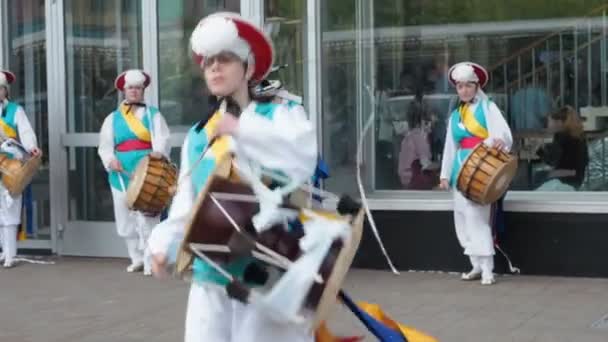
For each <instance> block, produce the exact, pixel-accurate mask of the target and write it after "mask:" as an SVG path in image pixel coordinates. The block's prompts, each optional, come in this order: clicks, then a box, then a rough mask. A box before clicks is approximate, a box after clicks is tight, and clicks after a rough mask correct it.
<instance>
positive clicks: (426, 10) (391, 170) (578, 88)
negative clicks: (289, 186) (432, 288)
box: [322, 0, 608, 191]
mask: <svg viewBox="0 0 608 342" xmlns="http://www.w3.org/2000/svg"><path fill="white" fill-rule="evenodd" d="M364 3H367V2H366V1H364V0H355V1H336V2H331V5H329V4H326V3H324V4H322V6H323V9H322V14H323V22H324V23H323V51H324V55H323V58H324V60H323V77H324V78H325V79H324V96H323V101H324V102H336V104H334V105H333V106H329V105H326V104H324V125H325V126H324V127H325V130H330V132H326V134H325V136H324V144H325V145H324V148H325V152H326V153H327V152H328V149H329V150H331V149H334V150H336V151H337V150H339V149H342V150H344V149H345V148H347V146H348V144H345V143H344V142H351V141H353V140H352V139H353V138H354V135H353V136H350V137H349V136H348V134H351V133H350V132H353V129H346V128H343V127H342V126H344V125H348V124H347V123H346V122H355V120H352V119H350V120H348V121H346V120H345V118H346V117H347V115H348V114H342V118H341V119H340V120H336V121H334V122H335V123H333V124H332V123H331V122H330V121H328V120H329V118H330V117H331V116H332V115H337V114H335V113H334V112H335V111H338V112H340V111H344V112H347V111H348V110H347V109H346V108H353V105H354V104H355V101H354V100H353V99H352V96H353V95H354V94H355V92H354V91H353V90H350V91H349V87H353V88H354V89H356V87H362V86H363V85H362V84H359V85H353V84H355V83H356V82H355V81H356V80H355V79H354V78H355V74H356V73H355V72H353V71H352V70H356V69H355V68H354V66H356V65H357V62H360V64H361V65H363V66H370V65H371V66H373V67H374V68H375V72H374V73H373V74H375V77H374V78H373V79H374V80H375V89H376V90H377V92H376V94H375V96H376V103H377V108H376V114H377V116H376V131H375V141H374V144H375V159H376V170H375V171H376V172H375V175H376V179H375V183H376V189H388V190H403V189H412V188H422V189H428V190H431V189H433V188H434V187H435V185H436V184H437V181H438V179H437V178H438V176H437V171H436V169H435V167H433V166H437V164H440V162H441V157H442V156H441V154H442V151H443V144H444V142H445V136H446V132H445V130H446V124H447V120H448V117H449V115H450V114H451V111H452V109H453V107H454V105H455V104H456V103H457V97H456V96H455V90H454V89H453V88H452V87H451V86H449V85H448V82H447V68H448V67H449V66H450V65H453V64H454V63H456V62H460V61H466V60H470V61H475V62H477V63H479V64H481V65H483V66H485V67H486V68H487V69H488V71H489V73H490V83H489V84H488V86H487V87H486V88H485V91H486V93H487V94H488V95H489V96H490V98H491V99H492V100H493V101H494V102H496V104H497V105H498V107H499V108H500V109H501V110H502V112H503V115H504V116H505V119H506V120H507V122H508V123H509V125H510V126H511V129H512V131H513V136H514V138H515V145H514V152H515V153H516V155H517V156H518V159H519V169H518V174H517V175H516V177H515V179H514V181H513V183H512V186H511V189H512V190H539V191H543V190H547V191H550V190H562V191H575V190H579V191H601V190H603V191H606V190H608V178H607V175H606V173H607V172H606V171H607V170H606V157H608V149H606V146H605V145H606V143H607V142H608V103H607V101H608V99H607V98H608V89H607V84H608V82H607V70H608V67H607V63H608V58H606V44H607V39H606V32H607V27H606V23H608V20H607V19H608V18H606V16H605V10H606V6H607V5H608V2H606V1H605V0H604V1H600V0H588V1H579V2H576V4H574V3H572V2H570V1H566V0H559V1H548V0H547V1H545V0H542V1H532V2H531V1H523V0H521V1H516V3H513V2H508V3H505V2H501V1H485V2H475V5H474V6H473V5H471V6H469V5H466V3H469V2H466V1H465V2H462V1H460V2H458V1H453V2H447V3H444V2H437V1H435V2H433V1H400V0H387V1H383V2H378V1H376V2H375V6H374V8H373V23H374V30H373V31H372V35H373V43H372V44H373V47H374V51H375V53H374V54H358V53H357V49H356V45H357V35H360V36H365V34H366V33H367V32H368V31H365V30H358V29H359V28H360V26H359V27H358V26H357V25H355V24H354V23H355V19H354V18H356V16H355V14H356V13H355V9H356V8H357V5H359V6H361V5H362V4H364ZM463 6H464V7H463ZM330 37H333V38H331V39H330ZM338 51H339V52H338ZM338 53H341V54H342V55H341V57H340V60H341V61H342V64H346V65H347V63H349V62H350V63H351V66H350V68H345V69H346V70H348V71H350V72H347V73H346V74H347V75H348V76H346V77H349V79H348V81H347V82H345V81H344V80H342V78H344V77H343V76H342V75H340V73H339V72H338V71H334V70H333V68H336V66H337V65H338V63H337V62H335V61H336V60H337V57H336V55H337V54H338ZM329 80H331V82H329ZM345 93H346V94H345ZM335 94H340V95H339V96H336V95H335ZM416 94H419V95H420V98H418V99H417V98H416ZM329 95H331V98H329ZM562 105H570V106H572V107H574V109H575V111H576V112H577V113H578V114H576V115H574V120H573V122H575V124H573V125H572V126H571V127H574V126H576V125H579V126H580V125H581V124H582V125H583V127H584V135H582V136H581V135H578V134H577V133H576V131H577V129H576V127H574V128H573V129H572V130H562V131H561V133H559V134H557V135H555V134H554V132H553V131H550V130H548V127H547V116H548V115H549V114H550V113H553V112H554V111H556V110H557V109H559V107H560V106H562ZM331 107H333V108H335V109H330V108H331ZM353 112H354V110H352V109H351V110H350V111H348V112H347V113H353ZM361 115H363V117H365V113H362V114H361ZM581 118H582V119H583V120H581ZM584 118H586V119H584ZM568 122H569V124H570V122H571V121H568ZM332 125H335V126H338V127H340V128H341V129H342V132H341V133H340V134H337V135H336V134H333V133H335V132H339V131H340V130H339V129H336V128H332ZM427 126H430V127H427ZM354 132H356V130H354ZM563 136H566V137H568V138H567V139H569V140H568V143H565V142H564V139H562V137H563ZM415 137H418V139H415ZM339 139H342V140H343V142H342V143H337V142H338V141H339ZM413 141H418V142H419V144H418V145H422V146H424V147H425V149H430V152H431V153H430V158H429V159H430V161H431V162H433V163H434V164H435V165H433V163H431V167H429V169H428V170H425V171H415V169H417V168H416V166H414V165H415V164H416V160H418V163H419V162H420V154H422V152H421V151H420V150H421V149H418V148H414V147H415V145H414V143H413ZM585 144H586V146H585ZM351 145H352V144H351ZM551 146H553V147H555V146H559V147H560V148H559V149H558V150H561V151H562V153H561V154H560V155H559V157H558V158H553V159H551V158H547V157H546V156H548V155H549V154H547V153H545V154H544V157H543V158H541V156H540V155H541V154H542V153H541V154H539V153H538V149H539V148H541V147H545V148H546V149H545V151H549V150H554V151H555V150H556V149H549V148H550V147H551ZM564 151H566V152H564ZM335 155H336V154H335V152H334V154H333V156H332V158H331V159H330V160H331V161H333V162H335V161H336V157H335ZM342 155H344V156H351V155H354V154H353V153H352V152H351V153H344V152H342ZM585 155H588V156H589V163H588V164H586V163H585ZM344 158H346V157H344ZM400 160H403V161H404V163H403V164H404V165H403V168H402V171H401V172H400V171H399V161H400ZM410 160H411V161H413V162H412V163H409V161H410ZM407 164H409V165H407ZM425 164H426V163H425ZM347 170H348V169H344V170H338V171H340V172H344V174H345V175H348V174H349V173H348V171H347ZM564 171H566V172H573V173H574V174H575V176H560V175H559V173H562V172H564ZM336 173H337V172H336V171H334V174H333V178H336ZM414 173H416V174H417V175H419V176H418V177H417V178H416V180H415V181H414V180H413V179H414V177H413V176H411V175H412V174H414ZM562 174H563V173H562ZM338 175H339V176H338V178H342V177H341V175H342V173H339V174H338ZM541 186H542V187H541Z"/></svg>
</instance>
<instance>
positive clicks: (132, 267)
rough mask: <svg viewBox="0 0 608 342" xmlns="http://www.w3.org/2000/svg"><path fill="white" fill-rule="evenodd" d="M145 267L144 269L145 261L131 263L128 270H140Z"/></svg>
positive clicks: (130, 271) (131, 271)
mask: <svg viewBox="0 0 608 342" xmlns="http://www.w3.org/2000/svg"><path fill="white" fill-rule="evenodd" d="M143 269H144V264H143V263H137V264H131V265H129V266H128V267H127V272H129V273H133V272H139V271H141V270H143Z"/></svg>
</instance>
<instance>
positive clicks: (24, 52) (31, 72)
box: [6, 0, 51, 240]
mask: <svg viewBox="0 0 608 342" xmlns="http://www.w3.org/2000/svg"><path fill="white" fill-rule="evenodd" d="M44 11H45V6H44V1H43V0H23V1H22V0H9V1H7V3H6V12H7V14H8V16H7V18H8V19H9V20H7V32H6V33H7V35H6V36H7V39H6V40H7V44H6V45H7V50H8V51H7V52H8V53H7V57H8V61H7V65H8V67H7V69H9V70H11V71H12V72H13V73H15V76H16V77H17V80H16V82H15V83H14V84H13V85H12V86H11V89H10V97H11V100H12V101H14V102H17V103H19V104H20V105H22V106H23V108H24V110H25V113H26V114H27V117H28V119H29V120H30V123H31V124H32V128H33V129H34V131H35V132H36V136H37V137H38V144H39V146H40V148H41V149H42V151H43V153H44V157H43V164H42V167H41V170H40V172H39V173H38V175H37V176H36V177H35V178H34V180H33V182H32V185H31V187H30V189H29V190H27V192H26V195H25V203H26V208H27V207H30V208H31V212H30V214H28V215H26V216H27V217H26V220H24V222H25V224H26V225H27V226H28V227H27V232H28V238H30V239H32V238H33V239H41V240H47V239H50V237H51V234H50V214H51V213H50V206H49V198H50V195H49V158H48V152H49V134H48V133H49V132H48V120H49V115H48V98H47V77H46V76H47V73H46V69H47V67H46V51H47V46H46V42H45V39H44V38H45V37H44V33H45V27H46V20H45V14H44ZM28 194H31V199H30V198H29V196H28ZM26 212H27V211H26Z"/></svg>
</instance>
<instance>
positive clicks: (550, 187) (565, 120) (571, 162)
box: [536, 106, 589, 191]
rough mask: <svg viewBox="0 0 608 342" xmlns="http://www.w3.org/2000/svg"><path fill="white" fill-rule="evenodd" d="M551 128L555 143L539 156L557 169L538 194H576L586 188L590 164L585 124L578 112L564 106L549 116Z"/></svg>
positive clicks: (543, 149) (548, 123) (551, 173)
mask: <svg viewBox="0 0 608 342" xmlns="http://www.w3.org/2000/svg"><path fill="white" fill-rule="evenodd" d="M547 128H548V129H549V131H550V132H552V133H553V141H552V142H551V143H550V144H547V145H546V146H544V147H542V148H540V149H539V150H538V151H537V154H538V156H539V157H541V159H542V160H543V161H544V162H545V163H547V164H548V165H550V166H552V167H553V169H552V170H551V171H549V175H548V180H547V181H546V182H545V183H543V184H542V185H541V186H540V187H539V188H538V189H536V190H539V191H576V190H578V189H579V188H580V187H581V185H582V184H583V180H584V178H585V169H586V168H587V164H588V163H589V152H588V149H587V140H586V139H585V133H584V131H583V124H582V122H581V120H580V118H579V116H578V114H577V112H576V111H575V110H574V108H572V107H570V106H564V107H562V108H560V109H558V110H556V111H554V112H552V113H551V114H549V117H548V122H547Z"/></svg>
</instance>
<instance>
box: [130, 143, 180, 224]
mask: <svg viewBox="0 0 608 342" xmlns="http://www.w3.org/2000/svg"><path fill="white" fill-rule="evenodd" d="M176 185H177V168H176V167H175V165H173V164H172V163H171V162H170V161H169V160H168V159H166V158H165V157H162V158H156V157H152V156H150V155H148V156H146V157H144V158H142V159H141V161H140V162H139V164H137V167H136V168H135V171H134V172H133V175H132V177H131V181H130V182H129V188H128V189H127V204H128V206H129V209H131V210H137V211H141V212H143V213H146V214H148V215H152V216H156V215H158V214H160V213H161V212H162V211H163V210H164V209H165V208H167V207H168V206H169V203H170V202H171V199H172V198H173V195H174V194H175V189H176Z"/></svg>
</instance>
